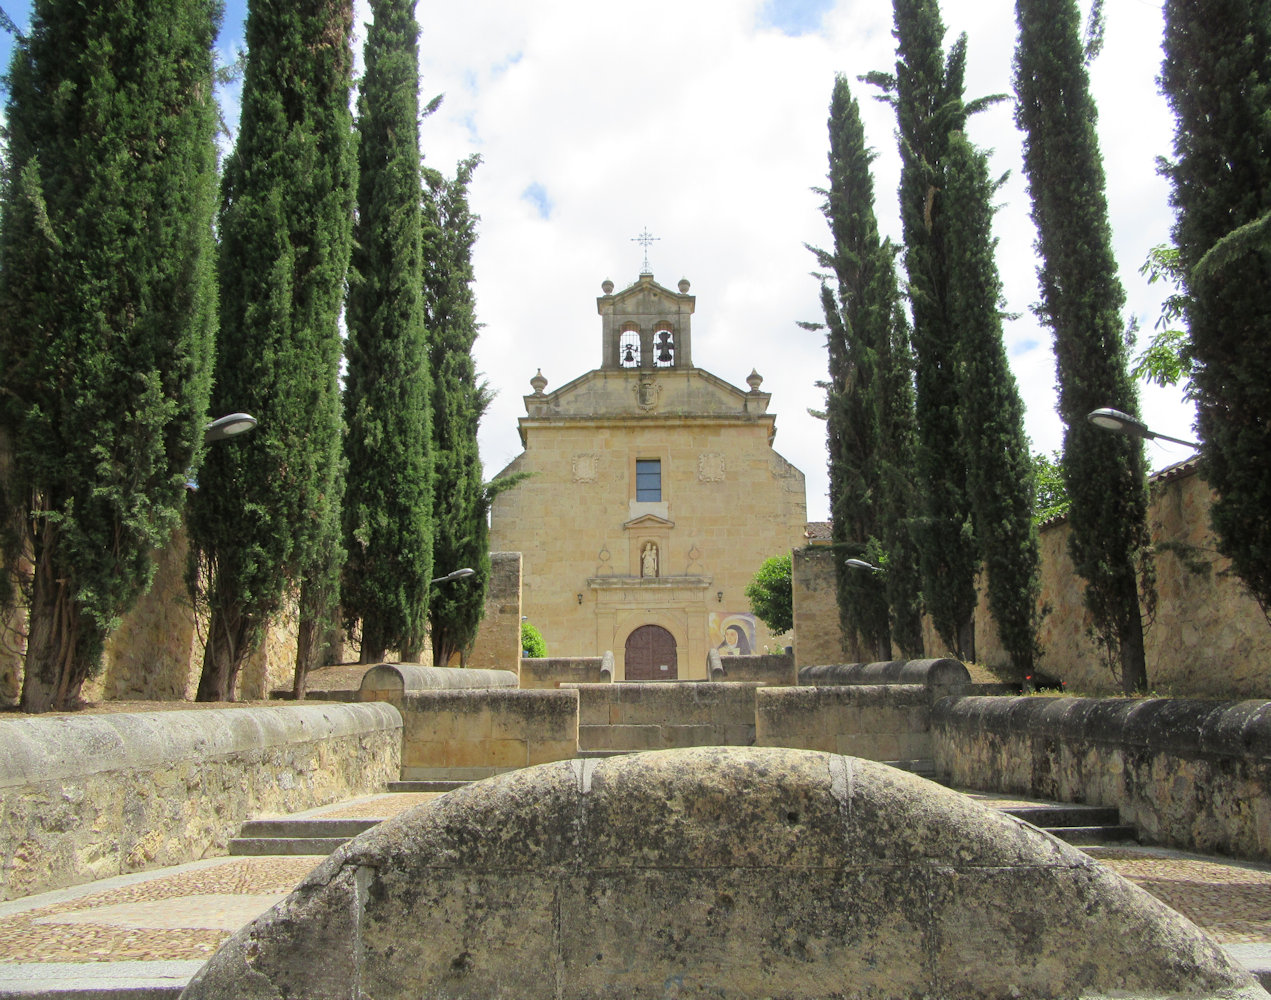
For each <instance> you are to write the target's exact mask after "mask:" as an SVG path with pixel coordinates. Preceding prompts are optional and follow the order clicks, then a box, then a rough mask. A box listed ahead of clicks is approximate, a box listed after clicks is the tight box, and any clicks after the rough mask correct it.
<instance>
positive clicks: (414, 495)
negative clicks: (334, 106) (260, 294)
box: [343, 0, 462, 663]
mask: <svg viewBox="0 0 1271 1000" xmlns="http://www.w3.org/2000/svg"><path fill="white" fill-rule="evenodd" d="M371 9H372V11H373V12H374V20H373V21H372V23H371V26H370V28H369V30H368V32H367V39H366V76H365V77H364V78H363V80H362V85H361V95H360V98H359V101H358V134H359V136H360V142H359V145H358V160H359V166H360V172H359V176H358V218H357V231H356V238H355V242H354V251H353V261H352V269H351V275H350V281H349V297H348V307H347V322H348V327H349V337H348V345H347V348H346V350H347V357H348V373H347V375H346V378H345V392H344V407H345V423H346V425H347V427H348V432H347V437H346V439H345V454H346V455H347V456H348V462H349V474H348V477H349V478H348V487H347V491H346V496H345V503H344V539H345V546H346V547H347V549H348V561H347V562H346V563H345V568H344V585H343V600H344V613H345V617H346V619H348V620H352V621H359V622H360V623H361V632H362V643H361V660H362V662H363V663H373V662H375V661H377V660H381V659H383V657H384V653H385V650H386V649H389V648H391V649H396V650H399V651H401V652H403V653H404V654H409V653H412V652H414V651H415V649H417V648H418V645H421V644H422V643H420V642H417V641H415V640H417V637H422V636H423V633H424V623H425V620H426V615H427V606H428V581H429V579H430V577H431V576H432V567H433V485H432V481H433V470H432V457H433V444H432V436H431V429H430V423H431V422H430V406H431V403H432V400H431V397H432V393H433V390H432V376H431V374H430V371H429V360H428V330H427V327H426V325H425V324H426V312H425V310H426V302H425V300H426V292H425V289H424V286H423V282H424V268H425V266H426V264H425V261H426V259H427V255H426V254H425V252H424V249H423V245H422V242H421V241H422V238H423V237H422V233H423V228H422V227H423V212H422V211H421V206H420V185H421V176H420V163H419V126H418V121H419V97H418V90H419V68H418V64H419V56H418V43H417V37H418V34H419V27H418V25H417V24H416V23H415V15H414V3H413V2H411V0H374V2H373V3H372V5H371ZM452 568H454V567H452ZM460 586H462V585H460ZM412 646H413V647H415V648H414V649H412V648H410V647H412ZM405 658H407V659H417V658H418V654H417V653H416V654H415V656H413V657H412V656H409V655H406V657H405Z"/></svg>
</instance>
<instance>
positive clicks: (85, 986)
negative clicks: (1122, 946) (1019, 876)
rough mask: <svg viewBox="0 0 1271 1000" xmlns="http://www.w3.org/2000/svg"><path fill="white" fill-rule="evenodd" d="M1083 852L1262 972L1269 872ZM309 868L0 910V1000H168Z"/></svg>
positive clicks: (237, 873)
mask: <svg viewBox="0 0 1271 1000" xmlns="http://www.w3.org/2000/svg"><path fill="white" fill-rule="evenodd" d="M437 794H440V793H417V794H393V795H375V796H368V797H365V798H362V799H354V800H352V801H349V802H345V803H340V804H338V805H334V806H326V807H323V808H321V809H315V810H311V811H310V812H307V813H302V814H300V815H301V816H326V817H341V818H346V817H347V818H353V817H358V818H362V817H372V818H378V817H385V818H387V817H388V816H390V815H395V814H396V813H398V812H400V811H402V810H404V809H407V808H409V807H411V806H413V805H416V804H418V803H419V802H422V801H426V800H428V799H432V798H435V797H436V795H437ZM976 797H977V798H984V799H986V800H993V801H997V802H1001V801H1003V800H1002V797H1000V796H976ZM1014 801H1018V800H1014ZM1086 851H1087V853H1089V854H1090V855H1092V856H1093V857H1095V858H1098V859H1099V860H1100V861H1102V862H1104V863H1105V864H1107V865H1108V866H1109V867H1111V868H1113V869H1114V870H1116V871H1117V872H1119V873H1120V874H1122V875H1124V876H1125V877H1126V878H1128V879H1130V880H1131V881H1132V882H1135V883H1137V884H1138V885H1140V886H1142V887H1143V888H1144V889H1146V890H1147V891H1148V892H1150V893H1152V894H1153V895H1155V896H1157V897H1158V898H1160V899H1161V900H1163V901H1164V902H1165V903H1167V904H1168V905H1170V906H1172V907H1174V908H1175V909H1176V910H1178V911H1179V912H1181V913H1183V914H1184V915H1185V916H1187V917H1189V918H1190V919H1191V920H1192V921H1193V922H1195V923H1196V924H1198V925H1200V926H1201V927H1202V928H1204V929H1205V930H1206V931H1208V932H1209V933H1210V934H1211V935H1213V936H1214V938H1216V939H1217V940H1218V941H1219V942H1220V943H1222V944H1223V945H1225V946H1227V947H1228V948H1229V950H1231V951H1232V952H1233V954H1235V955H1236V957H1237V958H1240V959H1241V960H1242V961H1245V963H1246V964H1248V965H1250V966H1251V967H1253V968H1261V967H1266V968H1268V969H1271V865H1266V864H1254V863H1248V862H1239V861H1232V860H1229V859H1223V858H1216V857H1205V856H1201V855H1196V854H1188V853H1185V852H1181V851H1172V850H1166V849H1162V848H1151V847H1138V846H1133V845H1128V846H1127V845H1124V844H1117V845H1115V846H1107V847H1090V848H1086ZM318 861H319V859H318V858H315V857H313V856H307V857H276V856H275V857H223V858H211V859H208V860H205V861H196V862H193V863H191V864H187V865H181V866H179V867H176V868H164V869H159V870H155V871H149V872H141V873H137V874H133V875H123V876H119V877H116V878H111V879H105V880H102V881H99V882H92V883H89V884H87V885H81V886H76V887H73V888H70V889H61V890H57V891H55V892H47V893H42V894H40V895H36V896H28V897H25V898H23V899H17V900H11V901H9V902H3V903H0V997H3V996H13V995H21V996H26V997H33V996H37V995H38V996H61V997H71V996H88V995H92V996H96V997H104V996H110V997H112V998H115V1000H118V998H125V997H126V998H128V1000H142V998H149V997H160V996H173V995H175V993H176V992H179V990H180V988H181V987H182V986H183V985H184V984H185V983H186V982H187V981H188V980H189V978H190V976H191V975H193V973H194V971H195V970H197V969H198V967H199V966H200V965H202V964H203V962H204V961H205V960H206V959H207V958H208V956H210V955H211V954H212V953H213V952H214V951H215V950H216V949H217V947H218V946H219V945H220V943H221V942H222V941H223V940H224V939H225V938H227V937H228V936H229V935H230V934H231V933H232V932H233V931H235V930H237V929H238V928H239V927H241V926H242V925H243V924H245V923H247V922H248V921H249V920H251V919H252V918H254V917H256V916H257V915H259V914H260V913H262V912H264V911H265V910H267V909H268V908H269V907H271V906H273V905H274V903H276V902H278V901H279V900H281V899H282V898H283V897H284V896H286V895H287V894H288V893H289V892H290V891H291V889H292V887H293V886H294V885H295V884H296V883H297V882H299V881H300V880H301V879H302V878H303V877H304V876H305V875H306V874H308V872H309V871H310V870H311V869H312V868H313V867H314V865H316V864H317V863H318ZM1264 981H1265V980H1264Z"/></svg>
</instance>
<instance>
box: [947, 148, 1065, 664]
mask: <svg viewBox="0 0 1271 1000" xmlns="http://www.w3.org/2000/svg"><path fill="white" fill-rule="evenodd" d="M944 177H945V183H946V185H947V187H946V188H945V197H946V198H947V199H948V201H949V203H950V204H951V205H954V206H957V207H956V210H953V209H951V210H950V211H948V212H947V213H946V215H945V227H946V229H945V250H946V252H947V254H948V262H949V294H948V299H947V302H948V315H949V321H950V323H951V324H952V326H953V328H954V329H955V330H957V331H958V332H959V343H958V352H959V355H960V357H959V359H958V372H959V386H960V390H961V402H962V406H963V408H964V412H965V413H966V415H967V417H966V419H964V420H963V441H962V444H963V448H964V450H965V453H966V458H967V493H968V496H969V498H970V501H971V512H972V515H973V518H974V522H975V536H976V540H977V542H978V544H979V550H980V554H981V557H982V558H983V560H984V568H985V570H986V571H987V575H988V584H987V589H988V595H989V607H990V609H991V610H992V612H993V620H994V621H995V622H996V623H997V629H998V635H999V636H1000V637H1001V640H1002V645H1003V647H1005V649H1006V651H1007V652H1008V653H1009V654H1010V657H1011V663H1012V664H1013V666H1014V667H1015V670H1016V671H1017V672H1018V674H1019V675H1020V676H1027V675H1028V674H1030V673H1032V671H1033V665H1034V660H1035V659H1036V657H1037V655H1038V653H1039V648H1038V644H1037V625H1038V604H1037V600H1038V594H1039V592H1040V589H1041V582H1040V557H1039V555H1038V551H1037V528H1036V526H1035V525H1034V523H1033V507H1034V487H1033V469H1032V464H1033V463H1032V456H1031V455H1030V454H1029V450H1028V437H1027V435H1025V433H1024V404H1023V402H1021V400H1020V397H1019V389H1018V388H1017V387H1016V385H1015V376H1014V375H1012V374H1011V368H1010V362H1009V361H1008V360H1007V357H1006V347H1005V345H1004V344H1003V342H1002V319H1001V312H1000V310H1001V308H1002V281H1001V278H1000V276H999V275H998V270H997V261H996V260H995V258H994V250H995V249H996V246H997V241H996V240H995V239H994V238H993V233H992V225H993V195H994V193H995V192H996V190H997V185H995V184H993V183H991V182H990V180H989V169H988V158H987V157H986V156H985V155H984V154H983V153H982V152H980V151H979V150H977V149H976V148H975V147H974V146H973V145H972V144H971V142H970V141H969V140H968V139H967V138H966V136H964V135H961V134H957V135H954V136H953V137H952V138H951V140H950V143H949V149H948V152H947V155H946V158H945V169H944Z"/></svg>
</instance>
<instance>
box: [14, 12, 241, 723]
mask: <svg viewBox="0 0 1271 1000" xmlns="http://www.w3.org/2000/svg"><path fill="white" fill-rule="evenodd" d="M219 18H220V4H219V3H218V2H215V0H153V2H151V0H115V2H112V3H106V4H83V3H71V2H66V0H36V2H35V4H34V8H33V11H32V25H31V30H30V32H29V33H28V34H27V35H26V37H25V38H22V39H19V41H18V44H17V47H16V49H15V53H14V59H13V64H12V68H11V71H10V76H9V100H8V107H7V138H8V156H7V161H6V171H5V177H4V189H3V195H2V198H0V232H2V236H0V388H2V392H0V400H2V402H0V421H2V423H3V429H4V431H5V433H6V434H7V435H8V437H9V445H10V447H11V449H12V455H13V463H12V466H11V468H10V469H9V482H8V483H6V486H7V494H8V497H9V501H10V502H11V503H13V504H16V505H17V507H18V508H19V509H20V511H21V517H20V518H19V521H20V523H21V525H22V529H23V534H24V535H25V538H24V540H23V541H24V544H23V548H24V550H25V553H26V555H27V557H28V558H29V559H30V560H31V565H32V566H33V571H32V577H31V579H30V580H29V581H27V582H28V583H29V588H30V589H29V594H28V599H29V602H30V603H29V635H28V646H27V656H26V671H25V678H24V682H23V688H22V707H23V709H24V710H26V711H44V710H47V709H52V708H69V707H72V706H74V704H75V703H76V701H77V699H78V696H79V692H80V687H81V685H82V684H83V682H84V680H85V678H86V677H88V676H89V675H90V674H91V673H92V672H93V671H94V670H95V668H96V667H97V665H98V663H99V660H100V656H101V652H102V648H103V643H104V641H105V639H106V637H107V635H108V634H109V632H110V631H111V629H112V628H113V627H114V625H115V623H116V622H117V620H118V618H119V616H120V615H121V614H123V613H124V612H125V611H127V610H128V608H129V607H130V606H131V605H132V604H133V603H134V602H135V600H136V599H137V597H138V596H139V595H140V594H141V593H142V592H143V591H144V590H145V589H146V588H147V587H148V586H149V584H150V581H151V579H152V577H153V572H154V567H153V563H152V553H153V551H154V549H155V548H156V547H158V546H161V545H163V544H165V543H166V541H167V539H168V536H169V532H170V531H171V529H172V527H173V526H174V525H175V524H176V522H177V520H178V517H179V512H180V510H181V506H182V503H183V502H184V497H185V492H186V490H185V483H186V478H187V475H188V472H189V470H190V468H191V467H192V465H193V462H194V460H195V458H196V456H197V453H198V450H199V446H200V444H201V442H202V425H203V424H204V422H205V421H206V417H207V394H208V388H209V375H210V371H211V343H212V330H213V327H214V323H215V303H216V296H215V286H214V284H213V266H214V265H213V260H214V258H213V251H214V248H213V243H212V229H211V222H212V212H213V209H214V207H215V193H216V157H215V149H214V145H213V135H214V130H215V125H216V107H215V103H214V101H213V98H212V51H211V49H212V42H213V39H214V38H215V34H216V24H217V22H218V21H219ZM10 565H12V564H10Z"/></svg>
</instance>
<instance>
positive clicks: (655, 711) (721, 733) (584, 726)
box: [561, 681, 759, 751]
mask: <svg viewBox="0 0 1271 1000" xmlns="http://www.w3.org/2000/svg"><path fill="white" fill-rule="evenodd" d="M758 687H759V685H758V684H718V683H716V684H712V683H710V682H709V681H679V682H677V681H666V682H662V681H631V682H623V683H618V684H569V685H562V686H561V689H562V690H566V689H573V690H576V691H577V692H578V695H579V706H578V721H579V726H578V745H579V746H580V747H581V748H583V749H584V750H625V751H639V750H662V749H666V748H668V747H696V746H715V745H731V746H747V745H748V744H750V743H753V742H754V738H755V690H756V689H757V688H758Z"/></svg>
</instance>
